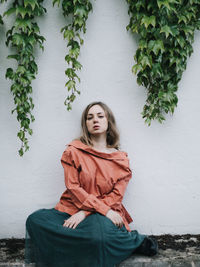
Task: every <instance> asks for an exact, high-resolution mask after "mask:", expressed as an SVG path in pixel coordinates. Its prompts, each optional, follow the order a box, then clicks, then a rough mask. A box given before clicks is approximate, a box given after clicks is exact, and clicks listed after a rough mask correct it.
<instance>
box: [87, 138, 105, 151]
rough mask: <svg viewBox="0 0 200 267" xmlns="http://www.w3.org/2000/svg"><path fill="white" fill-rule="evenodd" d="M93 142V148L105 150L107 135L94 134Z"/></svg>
mask: <svg viewBox="0 0 200 267" xmlns="http://www.w3.org/2000/svg"><path fill="white" fill-rule="evenodd" d="M91 139H92V144H93V146H92V147H93V148H96V149H99V150H103V149H106V148H107V142H106V137H105V136H102V135H100V136H92V138H91Z"/></svg>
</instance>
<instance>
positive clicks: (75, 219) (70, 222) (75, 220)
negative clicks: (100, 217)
mask: <svg viewBox="0 0 200 267" xmlns="http://www.w3.org/2000/svg"><path fill="white" fill-rule="evenodd" d="M85 217H86V215H85V212H84V211H83V210H80V211H78V212H77V213H75V214H73V215H72V216H71V217H70V218H69V219H67V220H65V221H64V224H63V226H64V227H69V228H73V229H75V228H76V226H77V225H78V224H79V223H80V222H81V221H83V220H84V219H85Z"/></svg>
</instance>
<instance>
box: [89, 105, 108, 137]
mask: <svg viewBox="0 0 200 267" xmlns="http://www.w3.org/2000/svg"><path fill="white" fill-rule="evenodd" d="M86 126H87V129H88V132H89V133H90V134H91V135H99V134H105V135H106V131H107V128H108V120H107V117H106V114H105V111H104V110H103V108H102V107H101V106H99V105H94V106H92V107H91V108H90V109H89V111H88V114H87V117H86Z"/></svg>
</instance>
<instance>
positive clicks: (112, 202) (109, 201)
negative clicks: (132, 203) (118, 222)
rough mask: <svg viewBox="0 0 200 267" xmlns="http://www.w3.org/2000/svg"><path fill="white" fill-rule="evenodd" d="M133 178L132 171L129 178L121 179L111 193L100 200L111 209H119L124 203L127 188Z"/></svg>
mask: <svg viewBox="0 0 200 267" xmlns="http://www.w3.org/2000/svg"><path fill="white" fill-rule="evenodd" d="M131 177H132V172H131V170H130V171H129V173H128V175H127V176H125V177H123V178H121V179H119V180H118V181H117V182H116V183H115V185H114V187H113V189H112V191H111V192H110V193H108V194H105V195H103V196H102V197H101V198H100V199H101V200H102V201H103V202H104V203H105V204H106V205H108V206H109V207H110V208H115V209H117V208H118V207H119V206H120V205H121V203H122V200H123V197H124V193H125V190H126V187H127V185H128V182H129V180H130V179H131Z"/></svg>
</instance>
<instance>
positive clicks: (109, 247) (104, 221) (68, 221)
mask: <svg viewBox="0 0 200 267" xmlns="http://www.w3.org/2000/svg"><path fill="white" fill-rule="evenodd" d="M81 124H82V136H81V137H80V138H79V139H75V140H73V141H72V142H71V143H69V144H68V146H67V148H66V150H65V151H64V153H63V155H62V158H61V163H62V166H63V168H64V173H65V184H66V190H65V191H64V193H63V194H62V196H61V198H60V201H59V202H58V203H57V205H56V206H55V208H53V209H40V210H38V211H36V212H34V213H32V214H31V215H30V216H29V217H28V219H27V221H26V230H27V236H26V250H25V257H26V259H25V260H26V263H30V262H34V263H36V266H41V267H43V266H48V267H65V266H66V267H68V266H69V267H113V266H114V265H115V264H119V263H120V262H121V261H123V260H125V259H126V258H127V257H129V256H130V255H131V254H132V253H134V252H137V253H142V254H144V255H148V256H153V255H155V254H156V253H157V242H156V241H155V240H153V239H152V238H149V237H148V236H145V235H141V234H139V233H138V232H137V231H136V230H134V231H131V230H130V227H129V225H128V224H129V223H130V222H131V221H132V219H131V217H130V215H129V214H128V212H127V211H126V209H125V208H124V206H123V204H122V199H123V196H124V193H125V189H126V186H127V184H128V182H129V180H130V179H131V170H130V168H129V160H128V158H127V153H126V152H123V151H120V150H119V134H118V131H117V128H116V123H115V118H114V116H113V113H112V111H111V110H110V109H109V107H108V106H107V105H106V104H104V103H102V102H93V103H91V104H89V105H88V106H87V107H86V109H85V110H84V112H83V114H82V122H81Z"/></svg>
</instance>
